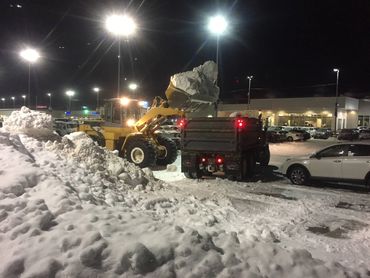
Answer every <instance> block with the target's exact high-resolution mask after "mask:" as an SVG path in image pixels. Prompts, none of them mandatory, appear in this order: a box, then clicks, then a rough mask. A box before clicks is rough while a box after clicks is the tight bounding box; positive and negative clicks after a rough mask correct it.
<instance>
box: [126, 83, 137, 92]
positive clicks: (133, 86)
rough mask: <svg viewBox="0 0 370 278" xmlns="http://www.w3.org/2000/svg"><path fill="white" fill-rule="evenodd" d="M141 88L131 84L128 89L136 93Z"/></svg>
mask: <svg viewBox="0 0 370 278" xmlns="http://www.w3.org/2000/svg"><path fill="white" fill-rule="evenodd" d="M138 87H139V86H138V85H137V84H136V83H130V84H129V85H128V88H129V89H130V90H131V91H135V90H136V89H137V88H138Z"/></svg>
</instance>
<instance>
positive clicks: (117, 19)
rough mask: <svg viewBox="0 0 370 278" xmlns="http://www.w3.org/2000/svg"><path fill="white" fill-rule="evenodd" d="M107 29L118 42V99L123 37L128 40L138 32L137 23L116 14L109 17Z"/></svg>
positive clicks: (118, 94)
mask: <svg viewBox="0 0 370 278" xmlns="http://www.w3.org/2000/svg"><path fill="white" fill-rule="evenodd" d="M105 27H106V28H107V30H108V32H110V33H111V34H113V35H114V36H116V37H117V40H118V65H117V98H119V96H120V90H121V37H126V38H128V37H129V36H131V35H133V34H134V33H135V31H136V23H135V21H134V20H133V19H132V18H131V17H129V16H127V15H119V14H114V15H110V16H108V17H107V19H106V21H105Z"/></svg>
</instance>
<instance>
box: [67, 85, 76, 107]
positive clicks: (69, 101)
mask: <svg viewBox="0 0 370 278" xmlns="http://www.w3.org/2000/svg"><path fill="white" fill-rule="evenodd" d="M66 95H67V96H68V111H69V112H71V98H72V97H73V96H74V95H75V92H74V91H71V90H68V91H67V92H66Z"/></svg>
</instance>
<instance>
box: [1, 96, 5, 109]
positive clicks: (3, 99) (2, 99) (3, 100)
mask: <svg viewBox="0 0 370 278" xmlns="http://www.w3.org/2000/svg"><path fill="white" fill-rule="evenodd" d="M1 101H2V102H3V108H5V98H4V97H3V98H1Z"/></svg>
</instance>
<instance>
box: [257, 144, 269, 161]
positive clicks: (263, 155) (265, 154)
mask: <svg viewBox="0 0 370 278" xmlns="http://www.w3.org/2000/svg"><path fill="white" fill-rule="evenodd" d="M258 160H259V163H260V165H261V166H267V165H269V162H270V148H269V146H268V145H267V146H265V147H263V149H262V151H260V153H259V159H258Z"/></svg>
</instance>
